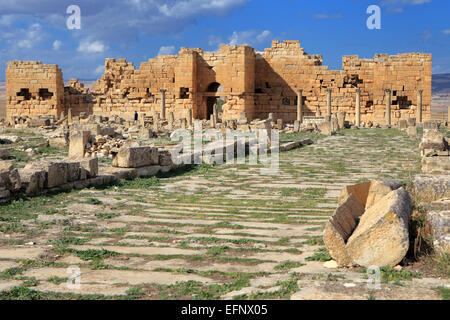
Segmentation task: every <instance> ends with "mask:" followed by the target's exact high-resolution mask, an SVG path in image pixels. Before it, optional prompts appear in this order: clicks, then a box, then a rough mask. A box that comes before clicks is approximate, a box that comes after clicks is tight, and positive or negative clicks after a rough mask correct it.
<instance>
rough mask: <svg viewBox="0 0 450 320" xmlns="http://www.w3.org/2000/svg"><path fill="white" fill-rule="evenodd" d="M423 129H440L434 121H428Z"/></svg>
mask: <svg viewBox="0 0 450 320" xmlns="http://www.w3.org/2000/svg"><path fill="white" fill-rule="evenodd" d="M423 129H438V124H437V123H436V122H434V121H431V120H428V121H425V122H424V123H423Z"/></svg>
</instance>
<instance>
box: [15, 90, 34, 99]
mask: <svg viewBox="0 0 450 320" xmlns="http://www.w3.org/2000/svg"><path fill="white" fill-rule="evenodd" d="M17 96H18V97H24V99H25V100H31V93H30V90H29V89H27V88H22V89H20V91H19V92H17Z"/></svg>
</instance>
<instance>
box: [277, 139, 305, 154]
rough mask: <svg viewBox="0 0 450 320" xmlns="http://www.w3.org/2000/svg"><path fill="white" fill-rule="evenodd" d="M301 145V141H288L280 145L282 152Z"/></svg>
mask: <svg viewBox="0 0 450 320" xmlns="http://www.w3.org/2000/svg"><path fill="white" fill-rule="evenodd" d="M300 146H301V142H300V141H292V142H287V143H284V144H282V145H280V152H286V151H289V150H292V149H295V148H298V147H300Z"/></svg>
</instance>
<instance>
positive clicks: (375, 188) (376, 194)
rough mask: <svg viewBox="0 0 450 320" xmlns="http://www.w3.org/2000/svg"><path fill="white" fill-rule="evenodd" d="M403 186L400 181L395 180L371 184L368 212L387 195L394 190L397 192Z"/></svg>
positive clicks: (381, 180) (372, 182) (377, 181)
mask: <svg viewBox="0 0 450 320" xmlns="http://www.w3.org/2000/svg"><path fill="white" fill-rule="evenodd" d="M401 186H402V182H401V181H400V180H393V179H378V180H372V181H371V182H370V186H369V191H368V194H367V201H366V210H367V209H369V208H370V207H371V206H372V205H374V204H375V203H377V202H378V201H379V200H380V199H382V198H383V197H384V196H385V195H387V194H388V193H389V192H391V191H392V190H396V189H398V188H400V187H401Z"/></svg>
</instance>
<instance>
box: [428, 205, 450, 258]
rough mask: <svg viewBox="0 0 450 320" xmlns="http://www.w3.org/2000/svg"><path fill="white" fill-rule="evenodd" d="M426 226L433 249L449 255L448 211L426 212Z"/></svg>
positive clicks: (449, 231) (449, 219) (449, 230)
mask: <svg viewBox="0 0 450 320" xmlns="http://www.w3.org/2000/svg"><path fill="white" fill-rule="evenodd" d="M426 226H427V231H428V232H429V234H430V236H431V238H432V239H433V246H434V249H435V250H437V251H441V252H446V253H448V254H450V211H449V210H446V211H430V212H427V215H426Z"/></svg>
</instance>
